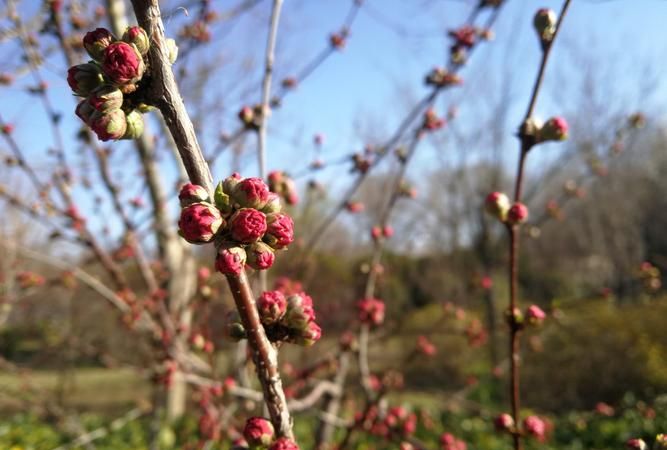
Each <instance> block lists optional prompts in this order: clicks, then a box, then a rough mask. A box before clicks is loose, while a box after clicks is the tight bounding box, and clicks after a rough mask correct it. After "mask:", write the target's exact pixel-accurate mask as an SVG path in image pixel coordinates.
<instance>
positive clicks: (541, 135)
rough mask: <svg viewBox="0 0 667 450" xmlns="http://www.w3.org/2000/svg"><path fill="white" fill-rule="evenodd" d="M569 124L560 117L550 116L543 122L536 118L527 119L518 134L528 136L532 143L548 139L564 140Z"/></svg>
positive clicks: (547, 140)
mask: <svg viewBox="0 0 667 450" xmlns="http://www.w3.org/2000/svg"><path fill="white" fill-rule="evenodd" d="M568 131H569V126H568V124H567V121H566V120H565V119H564V118H562V117H560V116H556V117H552V118H550V119H549V120H547V121H546V122H545V123H542V121H541V120H539V119H536V118H529V119H527V120H526V121H525V122H524V123H523V124H522V125H521V129H520V130H519V136H520V137H522V138H524V137H529V138H531V139H532V143H534V144H540V143H543V142H549V141H565V140H567V138H568Z"/></svg>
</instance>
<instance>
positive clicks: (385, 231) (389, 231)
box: [382, 225, 394, 239]
mask: <svg viewBox="0 0 667 450" xmlns="http://www.w3.org/2000/svg"><path fill="white" fill-rule="evenodd" d="M393 235H394V229H393V228H392V227H391V226H390V225H385V226H384V227H383V228H382V236H384V237H385V238H387V239H389V238H390V237H392V236H393Z"/></svg>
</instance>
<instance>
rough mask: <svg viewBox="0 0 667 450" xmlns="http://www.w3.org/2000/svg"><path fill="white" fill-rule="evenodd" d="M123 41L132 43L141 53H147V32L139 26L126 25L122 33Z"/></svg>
mask: <svg viewBox="0 0 667 450" xmlns="http://www.w3.org/2000/svg"><path fill="white" fill-rule="evenodd" d="M123 41H125V42H127V43H128V44H133V45H134V46H135V47H136V48H137V50H139V53H141V55H146V53H148V48H149V46H150V40H149V39H148V34H147V33H146V31H145V30H144V29H143V28H141V27H139V26H136V25H135V26H131V27H127V29H126V30H125V33H123Z"/></svg>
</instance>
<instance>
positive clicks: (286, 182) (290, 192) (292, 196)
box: [268, 170, 299, 205]
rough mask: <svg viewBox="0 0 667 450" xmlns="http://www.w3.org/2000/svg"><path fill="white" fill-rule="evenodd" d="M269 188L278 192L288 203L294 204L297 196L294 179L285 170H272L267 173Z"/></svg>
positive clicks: (297, 198) (297, 199)
mask: <svg viewBox="0 0 667 450" xmlns="http://www.w3.org/2000/svg"><path fill="white" fill-rule="evenodd" d="M268 178H269V190H271V192H274V193H276V194H278V195H279V196H280V197H281V198H282V199H283V200H285V203H287V204H288V205H296V204H297V203H298V202H299V196H298V194H297V193H296V184H295V183H294V180H293V179H292V178H291V177H290V176H289V175H287V174H286V173H285V172H283V171H280V170H274V171H273V172H270V173H269V176H268Z"/></svg>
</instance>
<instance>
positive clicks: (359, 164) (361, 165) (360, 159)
mask: <svg viewBox="0 0 667 450" xmlns="http://www.w3.org/2000/svg"><path fill="white" fill-rule="evenodd" d="M352 163H353V164H354V165H353V166H352V170H351V171H350V172H352V173H355V172H356V173H360V174H364V173H366V172H368V169H370V168H371V165H373V160H372V159H371V158H369V157H368V156H366V155H362V154H361V153H355V154H354V155H352Z"/></svg>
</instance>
